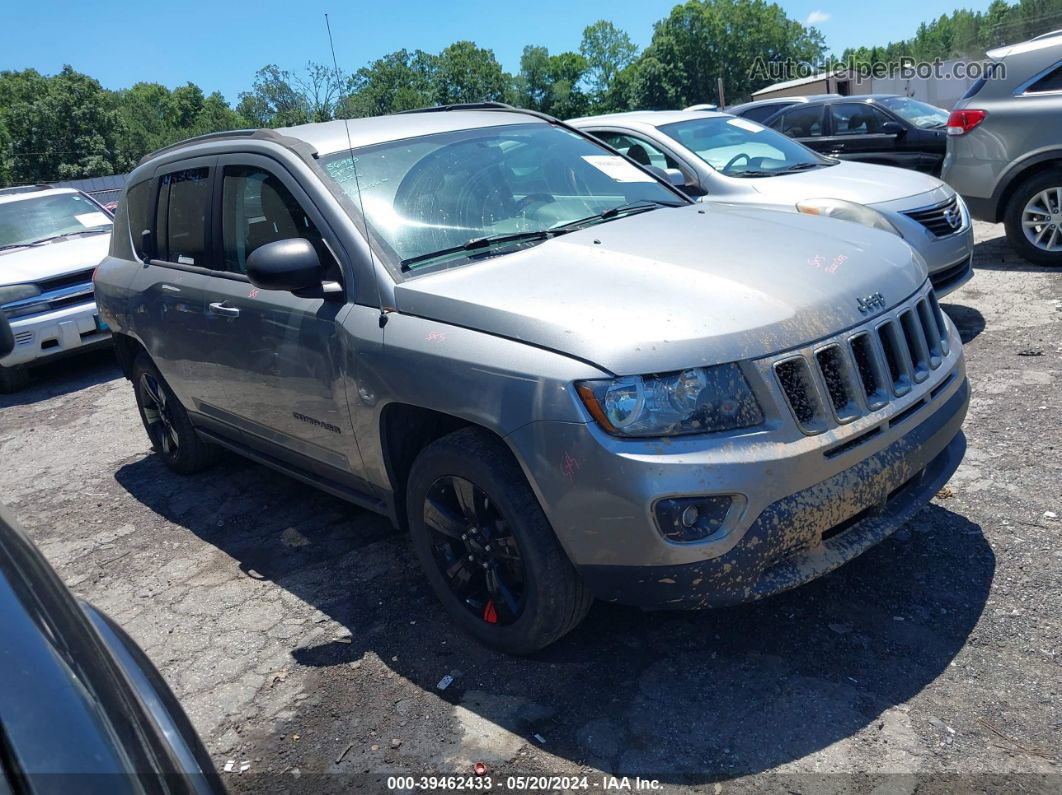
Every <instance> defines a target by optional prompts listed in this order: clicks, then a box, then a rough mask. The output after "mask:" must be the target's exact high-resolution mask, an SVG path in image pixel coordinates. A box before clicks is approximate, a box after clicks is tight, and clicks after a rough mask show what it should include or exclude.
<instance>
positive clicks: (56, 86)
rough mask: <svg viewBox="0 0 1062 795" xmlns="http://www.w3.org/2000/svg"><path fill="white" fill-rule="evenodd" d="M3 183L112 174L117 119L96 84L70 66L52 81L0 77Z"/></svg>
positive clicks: (28, 74) (32, 74) (35, 75)
mask: <svg viewBox="0 0 1062 795" xmlns="http://www.w3.org/2000/svg"><path fill="white" fill-rule="evenodd" d="M0 124H2V125H3V127H4V128H6V131H7V135H8V139H9V141H10V143H8V144H6V148H7V155H6V160H7V161H8V162H9V163H10V166H9V168H8V170H7V171H8V176H7V179H9V180H11V181H12V182H16V183H17V182H40V181H46V180H56V179H75V178H78V177H92V176H98V175H101V174H112V173H114V172H115V171H116V170H117V167H118V165H119V163H118V157H117V154H116V152H117V141H118V138H119V135H120V132H121V128H122V120H121V117H120V116H119V114H118V112H117V111H116V110H115V108H114V103H113V102H112V101H111V98H110V96H109V94H108V92H106V91H105V90H104V89H103V87H102V86H101V85H100V84H99V82H98V81H96V80H94V79H93V78H91V77H89V76H88V75H85V74H82V73H80V72H76V71H74V69H73V68H71V67H70V66H64V67H63V70H62V71H61V72H60V73H59V74H57V75H55V76H54V77H44V76H43V75H41V74H40V73H39V72H37V71H36V70H33V69H27V70H24V71H22V72H9V71H8V72H0Z"/></svg>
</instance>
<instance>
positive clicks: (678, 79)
mask: <svg viewBox="0 0 1062 795" xmlns="http://www.w3.org/2000/svg"><path fill="white" fill-rule="evenodd" d="M824 52H825V42H824V40H823V38H822V34H821V33H819V32H818V31H817V30H816V29H814V28H806V27H804V25H802V24H800V23H799V22H797V21H796V20H793V19H790V18H789V17H787V16H786V14H785V11H783V10H782V8H781V7H780V6H778V5H776V4H774V3H767V2H765V0H688V2H686V3H684V4H683V5H678V6H675V7H674V8H673V9H672V10H671V14H670V15H669V16H668V17H667V18H665V19H662V20H661V21H659V22H657V23H656V26H655V27H654V30H653V39H652V42H651V44H650V45H649V47H647V48H646V50H645V52H643V53H642V56H641V58H640V63H639V64H638V67H637V68H638V71H639V74H638V75H636V76H635V79H634V80H633V81H632V85H631V92H632V94H631V97H630V98H631V100H632V102H633V104H634V105H635V106H636V107H646V108H661V107H672V108H673V107H683V106H685V105H689V104H693V103H697V102H706V101H711V100H715V101H718V96H717V94H718V90H717V88H716V81H717V79H718V78H720V77H721V78H723V85H724V88H725V91H726V98H727V100H728V101H729V102H731V103H733V102H735V101H737V100H739V99H740V98H743V97H747V96H749V95H750V94H751V93H752V92H753V91H755V90H756V89H759V88H762V87H764V86H765V85H768V84H769V83H770V82H771V81H770V80H768V79H765V78H764V77H758V76H755V75H753V74H752V73H751V71H752V65H753V64H754V63H755V61H756V59H757V58H763V59H765V60H767V61H772V60H790V59H791V60H793V61H797V62H809V63H819V62H820V61H821V59H822V57H823V54H824Z"/></svg>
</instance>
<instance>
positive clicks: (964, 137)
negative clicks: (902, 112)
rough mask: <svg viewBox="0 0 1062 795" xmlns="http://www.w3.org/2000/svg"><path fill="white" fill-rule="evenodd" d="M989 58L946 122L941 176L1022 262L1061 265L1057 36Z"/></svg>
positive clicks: (1061, 56) (1061, 79) (1060, 61)
mask: <svg viewBox="0 0 1062 795" xmlns="http://www.w3.org/2000/svg"><path fill="white" fill-rule="evenodd" d="M988 58H989V59H990V60H991V63H990V65H989V67H988V70H987V72H986V76H985V77H983V78H982V79H980V80H978V81H977V82H976V83H974V84H973V85H972V86H970V90H969V91H968V92H967V93H966V95H965V96H964V97H963V98H962V99H961V100H959V101H958V102H957V103H956V104H955V108H954V110H952V112H951V117H950V118H949V119H948V153H947V156H946V157H945V158H944V169H943V172H942V175H941V176H942V177H943V179H944V180H945V181H946V182H947V183H948V184H949V185H951V186H952V187H953V188H955V190H957V191H958V192H959V193H961V194H962V196H963V198H964V199H965V200H966V204H967V205H968V206H969V208H970V211H971V212H972V213H973V215H974V217H975V218H979V219H981V220H984V221H989V222H991V223H999V222H1000V221H1002V222H1003V223H1004V224H1005V225H1006V229H1007V240H1008V241H1010V244H1011V245H1012V246H1013V247H1014V249H1015V250H1016V251H1017V252H1018V253H1019V254H1021V255H1022V256H1023V257H1024V258H1025V259H1027V260H1029V261H1030V262H1035V263H1038V264H1040V265H1062V31H1056V32H1054V33H1049V34H1045V35H1043V36H1039V37H1037V38H1035V39H1032V40H1030V41H1026V42H1023V43H1021V44H1016V45H1013V46H1008V47H1000V48H999V49H995V50H991V51H989V52H988Z"/></svg>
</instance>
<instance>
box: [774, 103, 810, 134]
mask: <svg viewBox="0 0 1062 795" xmlns="http://www.w3.org/2000/svg"><path fill="white" fill-rule="evenodd" d="M771 127H773V128H774V129H776V130H778V131H779V132H783V133H785V134H786V135H788V136H789V137H790V138H811V137H812V136H815V135H822V106H821V105H811V106H808V105H803V106H801V107H799V108H793V109H792V110H787V111H786V112H785V113H783V114H782V115H781V117H780V118H779V119H776V120H775V122H774V123H773V124H771Z"/></svg>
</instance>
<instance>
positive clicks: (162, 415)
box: [132, 353, 217, 475]
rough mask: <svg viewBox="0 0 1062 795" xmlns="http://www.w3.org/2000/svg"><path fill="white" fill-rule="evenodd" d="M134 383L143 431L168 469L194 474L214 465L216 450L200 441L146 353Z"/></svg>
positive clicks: (138, 360) (135, 366)
mask: <svg viewBox="0 0 1062 795" xmlns="http://www.w3.org/2000/svg"><path fill="white" fill-rule="evenodd" d="M132 380H133V389H134V391H135V392H136V405H137V408H139V409H140V419H141V421H142V422H143V423H144V430H145V431H147V435H148V438H149V439H150V440H151V447H152V449H153V450H154V451H155V452H156V453H157V454H158V456H159V457H160V458H161V459H162V460H163V461H164V462H165V463H166V466H168V467H169V468H170V469H172V470H173V471H174V472H177V473H179V474H181V475H191V474H193V473H195V472H198V471H200V470H202V469H205V468H206V467H208V466H210V465H211V464H212V463H214V460H215V458H216V455H217V448H215V447H214V446H213V445H211V444H209V443H207V442H204V441H203V440H202V439H200V438H199V434H197V433H196V432H195V428H193V427H192V422H191V420H190V419H189V418H188V412H186V411H185V410H184V406H182V405H181V402H180V401H179V400H178V399H177V396H176V395H175V394H173V390H171V389H170V387H169V385H168V384H167V383H166V381H165V380H164V379H163V377H162V375H161V373H159V371H158V368H157V367H155V363H154V362H152V361H151V359H150V357H149V356H148V355H147V354H146V353H141V354H140V355H139V356H137V357H136V361H135V362H134V363H133V379H132Z"/></svg>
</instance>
